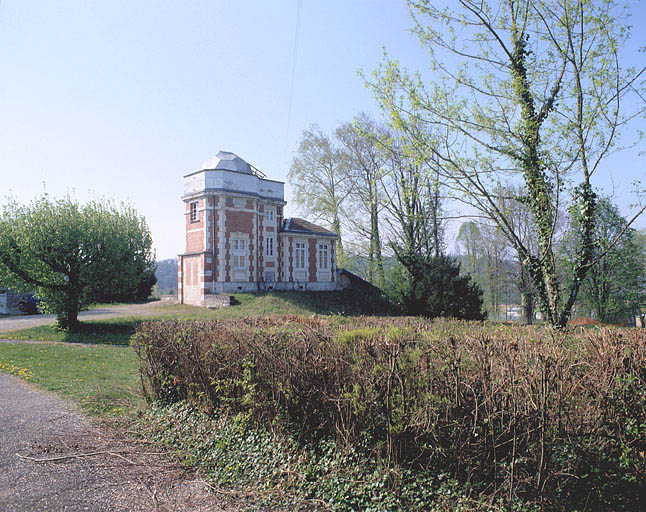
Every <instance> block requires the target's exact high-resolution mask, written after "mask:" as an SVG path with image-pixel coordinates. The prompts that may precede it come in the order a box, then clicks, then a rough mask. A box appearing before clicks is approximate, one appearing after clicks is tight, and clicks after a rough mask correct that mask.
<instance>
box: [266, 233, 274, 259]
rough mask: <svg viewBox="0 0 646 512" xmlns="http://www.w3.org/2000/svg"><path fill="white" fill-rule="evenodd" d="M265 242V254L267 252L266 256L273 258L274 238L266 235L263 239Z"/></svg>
mask: <svg viewBox="0 0 646 512" xmlns="http://www.w3.org/2000/svg"><path fill="white" fill-rule="evenodd" d="M265 242H266V244H265V247H266V248H267V249H266V254H267V256H268V257H272V258H273V256H274V238H273V237H271V236H268V237H267V238H266V239H265Z"/></svg>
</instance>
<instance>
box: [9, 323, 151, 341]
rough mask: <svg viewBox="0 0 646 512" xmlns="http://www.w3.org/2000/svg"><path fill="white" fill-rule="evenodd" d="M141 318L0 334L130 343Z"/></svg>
mask: <svg viewBox="0 0 646 512" xmlns="http://www.w3.org/2000/svg"><path fill="white" fill-rule="evenodd" d="M139 322H141V319H135V318H112V319H106V320H102V321H100V322H99V321H92V320H90V321H87V322H81V324H80V325H79V328H78V330H77V331H76V332H67V331H61V330H60V329H58V328H57V327H56V326H55V325H39V326H37V327H29V328H27V329H20V330H18V331H11V332H8V333H3V334H0V337H1V338H4V339H10V340H31V341H63V342H68V343H89V344H101V345H128V344H129V343H130V337H131V336H132V335H133V334H134V332H135V327H136V325H137V324H138V323H139Z"/></svg>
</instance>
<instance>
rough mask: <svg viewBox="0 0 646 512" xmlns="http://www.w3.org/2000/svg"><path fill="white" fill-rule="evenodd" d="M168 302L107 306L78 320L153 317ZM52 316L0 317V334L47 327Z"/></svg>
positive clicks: (81, 315) (93, 310)
mask: <svg viewBox="0 0 646 512" xmlns="http://www.w3.org/2000/svg"><path fill="white" fill-rule="evenodd" d="M169 303H170V302H169V301H163V300H162V301H156V302H148V303H146V304H124V305H119V306H108V307H101V308H95V309H90V310H88V311H81V313H79V318H80V319H82V320H100V319H102V318H117V317H124V316H133V315H137V316H154V315H156V314H157V311H155V310H156V308H157V307H158V306H160V305H167V304H169ZM54 318H55V316H54V315H16V316H5V317H0V332H10V331H17V330H18V329H27V328H29V327H37V326H39V325H49V324H51V323H52V322H53V321H54Z"/></svg>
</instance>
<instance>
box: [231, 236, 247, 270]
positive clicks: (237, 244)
mask: <svg viewBox="0 0 646 512" xmlns="http://www.w3.org/2000/svg"><path fill="white" fill-rule="evenodd" d="M232 242H233V251H232V253H233V268H238V269H240V268H247V264H246V263H247V241H246V240H244V239H241V238H234V239H233V240H232Z"/></svg>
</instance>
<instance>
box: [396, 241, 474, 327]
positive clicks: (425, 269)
mask: <svg viewBox="0 0 646 512" xmlns="http://www.w3.org/2000/svg"><path fill="white" fill-rule="evenodd" d="M401 263H402V265H403V267H404V268H405V269H406V271H403V269H400V270H399V271H398V273H399V277H400V280H399V282H398V283H394V285H395V290H396V291H397V292H396V293H397V296H396V297H395V298H396V301H397V302H398V303H399V304H400V306H401V307H402V308H403V310H404V311H405V313H406V314H408V315H419V316H425V317H427V318H436V317H450V318H459V319H464V320H483V319H484V318H485V315H484V313H483V312H482V290H481V289H480V287H479V286H478V285H477V284H476V283H474V282H473V280H472V279H471V276H470V275H468V274H466V275H460V264H459V263H458V262H457V261H456V260H455V259H453V258H451V257H449V256H443V255H442V256H432V257H425V256H424V255H421V254H408V255H406V256H403V258H402V261H401Z"/></svg>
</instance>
